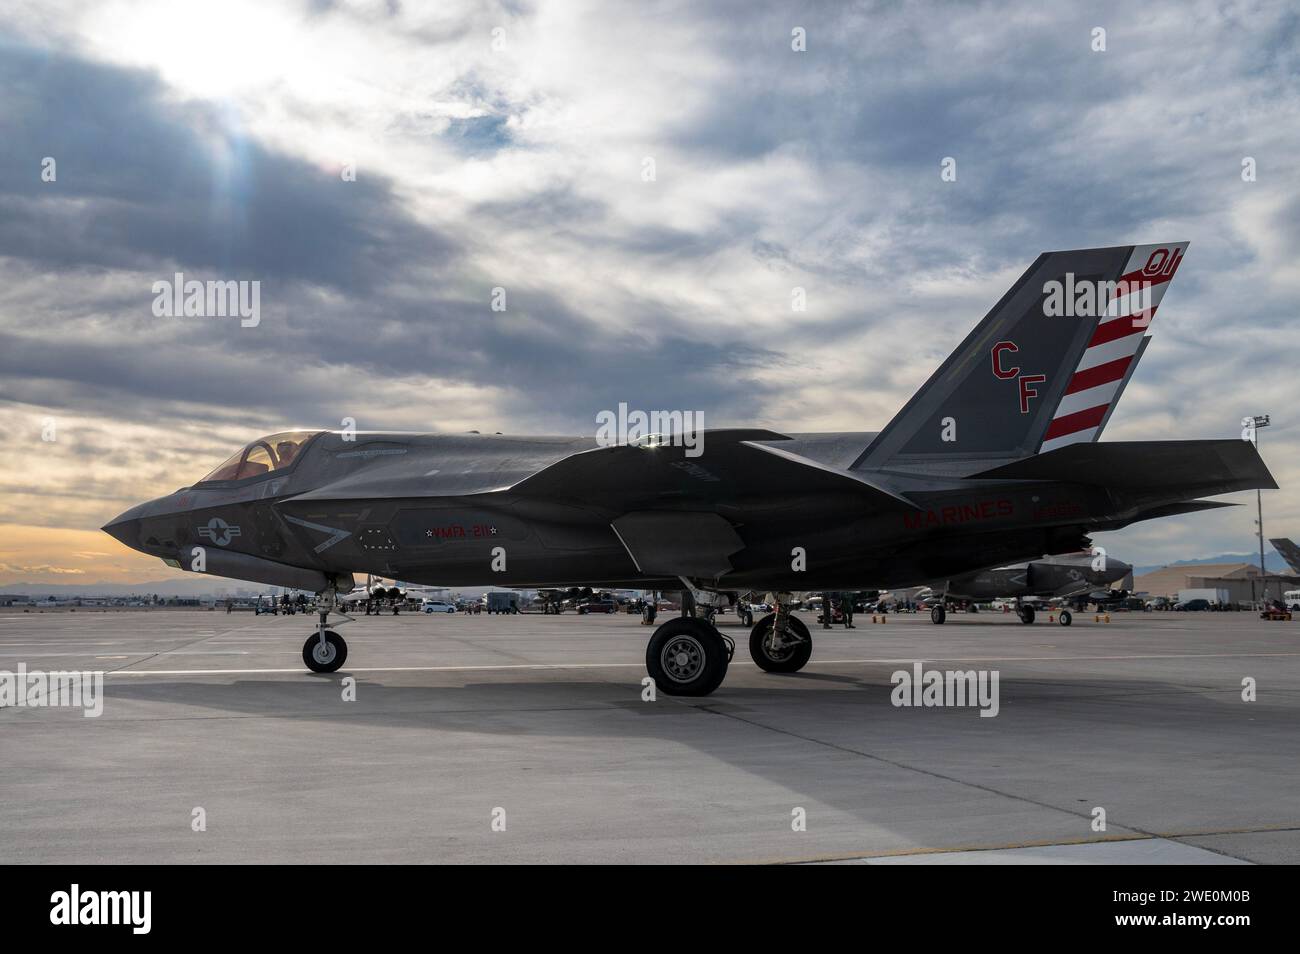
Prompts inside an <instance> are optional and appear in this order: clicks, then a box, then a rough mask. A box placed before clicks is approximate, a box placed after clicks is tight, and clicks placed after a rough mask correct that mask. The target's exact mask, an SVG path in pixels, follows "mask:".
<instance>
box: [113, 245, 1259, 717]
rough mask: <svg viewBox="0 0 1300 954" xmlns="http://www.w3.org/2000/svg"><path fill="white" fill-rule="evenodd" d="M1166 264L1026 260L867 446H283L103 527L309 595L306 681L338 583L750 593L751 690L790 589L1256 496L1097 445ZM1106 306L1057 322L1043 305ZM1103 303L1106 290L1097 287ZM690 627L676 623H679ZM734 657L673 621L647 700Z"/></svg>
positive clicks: (1144, 335)
mask: <svg viewBox="0 0 1300 954" xmlns="http://www.w3.org/2000/svg"><path fill="white" fill-rule="evenodd" d="M1185 250H1186V244H1185V243H1165V244H1162V245H1145V246H1136V247H1134V246H1127V247H1121V248H1101V249H1086V250H1081V251H1069V252H1051V253H1045V254H1043V255H1041V256H1039V258H1038V259H1037V260H1036V261H1035V262H1034V264H1033V265H1032V266H1030V268H1029V270H1028V271H1026V272H1025V274H1024V275H1023V276H1022V277H1021V278H1020V280H1019V281H1017V282H1016V283H1015V285H1013V286H1012V288H1011V289H1010V290H1009V291H1008V292H1007V293H1006V294H1005V295H1004V296H1003V297H1002V299H1001V300H1000V301H999V302H998V303H997V304H996V305H994V307H993V309H992V310H991V311H990V312H989V313H988V315H986V316H985V318H984V319H983V320H982V321H981V322H980V323H979V324H978V325H977V326H976V328H975V329H974V331H972V332H971V333H970V334H969V335H968V336H967V337H966V339H965V340H964V341H963V342H962V343H961V344H960V345H959V346H958V347H957V349H956V350H955V351H954V352H953V353H952V355H951V356H950V357H949V358H948V359H947V360H946V361H945V362H944V363H943V365H942V366H941V367H940V368H939V370H938V371H936V372H935V374H934V375H933V376H932V377H931V378H930V380H929V381H927V382H926V383H925V385H924V386H922V387H921V389H920V390H919V391H918V392H917V393H916V394H915V395H914V396H913V397H912V399H911V400H910V401H908V402H907V404H906V405H905V406H904V407H903V409H902V410H901V411H900V412H899V413H898V414H897V415H896V416H895V417H894V419H893V420H892V421H890V422H889V424H888V425H886V427H885V428H884V430H882V431H880V432H879V433H833V434H800V433H792V434H778V433H775V432H773V431H769V430H756V429H748V430H747V429H730V430H712V431H707V432H704V433H703V434H701V435H695V436H696V438H697V440H698V441H699V443H698V444H697V445H696V446H697V447H698V448H699V449H702V451H703V453H702V454H700V455H698V456H696V455H694V453H693V451H692V448H691V447H690V446H689V444H695V443H696V442H695V441H691V442H685V441H683V442H680V443H685V444H688V446H675V441H674V440H673V439H672V438H671V437H669V436H663V437H661V438H660V439H649V440H642V441H637V442H634V443H628V444H621V445H617V446H598V445H597V442H596V440H595V439H594V438H586V437H507V436H499V435H474V434H470V435H437V434H400V433H391V434H390V433H372V434H346V433H345V434H340V433H331V432H308V431H295V432H290V433H285V434H276V435H273V436H271V437H266V438H262V439H260V440H257V441H254V442H253V443H251V444H249V445H248V446H247V447H245V448H244V449H243V450H241V451H239V452H238V453H236V454H235V455H233V456H232V457H231V458H230V459H229V460H228V461H226V462H225V463H224V464H222V465H221V466H220V467H218V468H217V469H216V470H215V471H213V472H212V473H211V474H209V475H208V476H207V477H205V478H204V479H202V480H200V481H199V482H198V483H196V484H195V485H194V486H192V487H187V488H185V489H183V490H180V491H177V492H176V493H174V494H172V495H170V496H168V497H163V498H161V499H158V500H154V501H151V502H149V503H145V504H142V505H140V506H138V507H136V508H134V509H132V510H129V511H127V512H126V513H124V514H122V515H121V516H119V517H118V518H116V519H115V520H113V521H112V522H111V523H109V524H108V525H107V526H106V527H105V528H104V529H105V530H106V531H107V532H109V533H110V534H112V535H113V536H115V537H116V538H117V539H119V540H121V541H122V542H123V543H126V544H127V545H129V546H131V547H134V548H136V549H138V550H141V551H143V552H145V553H151V554H155V555H157V556H159V557H162V558H163V559H164V560H167V561H168V562H170V563H172V564H173V565H179V566H181V567H184V568H187V569H191V570H202V571H204V572H207V573H214V574H217V575H220V576H229V577H234V578H237V579H243V580H253V581H258V582H262V583H270V584H276V585H281V586H289V587H295V588H299V589H312V590H315V591H316V592H318V593H320V594H321V602H320V608H321V609H322V612H321V614H320V615H321V622H320V626H319V629H318V631H317V633H316V634H315V635H313V636H311V637H310V638H309V639H308V640H307V642H306V644H305V645H304V647H303V658H304V661H305V662H306V664H307V665H308V666H309V667H310V668H311V669H313V670H315V671H318V672H330V671H334V670H336V669H338V668H339V667H340V666H341V665H342V664H343V661H344V658H345V657H346V652H347V647H346V645H345V643H344V641H343V640H342V639H341V638H340V637H339V636H338V634H337V633H334V632H332V631H330V630H328V629H326V618H327V614H328V612H329V610H330V609H331V608H332V606H333V601H334V599H335V596H336V594H337V593H339V592H343V593H346V592H348V591H349V590H350V589H351V588H352V585H353V580H352V573H353V572H364V573H373V574H375V575H377V576H385V577H390V578H397V579H402V580H407V581H411V582H413V583H428V584H437V585H443V586H456V585H466V584H470V583H475V582H481V581H482V580H484V579H485V578H486V579H492V580H494V581H497V582H499V583H500V584H501V585H509V586H526V587H530V588H537V587H547V586H568V585H572V584H576V583H582V584H586V585H590V586H593V587H599V588H603V589H612V588H643V589H655V590H664V589H682V590H684V591H689V590H690V589H692V588H693V589H696V590H702V591H705V592H744V591H748V590H754V591H759V592H763V591H771V592H774V593H776V594H777V595H778V598H777V609H776V611H775V612H774V613H772V614H770V615H768V616H766V617H764V618H763V619H760V620H759V621H758V622H757V623H756V624H755V625H754V627H753V630H752V631H751V633H750V647H749V648H750V653H751V655H752V656H753V658H754V660H755V661H756V662H757V664H758V665H759V666H761V667H762V668H763V669H765V670H768V671H770V672H794V671H797V670H798V669H800V668H801V667H802V666H803V665H804V664H805V663H806V662H807V661H808V658H809V656H810V655H811V653H812V640H811V637H810V635H809V633H808V631H807V628H806V627H805V626H804V624H803V623H802V622H800V621H799V620H798V619H797V618H796V617H793V616H791V615H790V612H789V598H788V596H783V595H782V594H787V593H788V592H790V591H796V590H805V591H809V590H811V591H819V592H820V591H851V590H859V589H863V588H865V587H867V586H878V587H890V586H903V585H909V584H920V583H923V582H925V581H927V580H934V579H948V578H952V577H954V576H958V575H961V574H966V573H970V572H972V571H974V570H977V569H979V568H981V567H987V566H990V565H998V564H1002V563H1012V562H1015V561H1018V560H1027V559H1034V558H1036V557H1039V556H1041V555H1042V554H1044V553H1048V554H1051V553H1066V552H1073V551H1077V550H1080V549H1086V548H1087V547H1088V545H1089V541H1088V540H1087V537H1086V534H1087V533H1089V532H1091V531H1097V530H1113V529H1118V528H1120V527H1123V526H1126V525H1128V524H1130V523H1133V522H1134V521H1137V520H1148V519H1151V518H1153V517H1163V516H1168V515H1170V514H1179V513H1187V512H1190V511H1197V510H1204V509H1207V508H1211V507H1218V506H1226V504H1221V503H1214V502H1208V501H1205V500H1202V499H1200V498H1203V497H1206V496H1212V495H1216V494H1224V493H1229V492H1232V491H1239V490H1248V489H1254V488H1256V487H1268V488H1271V487H1275V486H1276V484H1274V482H1273V479H1272V477H1271V476H1270V475H1269V473H1268V470H1267V469H1266V468H1265V466H1264V464H1263V462H1262V461H1261V459H1260V457H1259V455H1258V453H1257V451H1256V450H1255V447H1254V446H1253V445H1252V444H1250V443H1248V442H1246V441H1241V440H1236V439H1232V440H1210V441H1136V442H1123V443H1105V444H1100V443H1095V441H1096V439H1097V437H1098V435H1100V433H1101V431H1102V428H1103V427H1104V426H1105V424H1106V421H1107V420H1108V418H1109V417H1110V414H1111V412H1112V411H1113V410H1114V407H1115V403H1116V401H1117V400H1118V399H1119V396H1120V394H1121V393H1122V391H1123V389H1124V386H1125V384H1126V383H1127V381H1128V379H1129V376H1130V375H1131V374H1132V373H1133V369H1134V368H1135V367H1136V366H1137V363H1138V360H1139V359H1140V358H1141V356H1142V354H1143V352H1144V350H1145V348H1146V346H1147V343H1148V341H1149V340H1150V338H1149V325H1150V319H1151V316H1152V314H1153V313H1154V311H1155V308H1156V306H1157V305H1158V304H1159V302H1160V299H1161V298H1162V296H1163V295H1164V292H1165V289H1166V288H1167V287H1168V285H1169V280H1170V279H1171V278H1172V277H1173V275H1174V272H1175V270H1176V269H1177V267H1178V264H1179V262H1180V261H1181V260H1182V257H1183V254H1184V252H1185ZM1089 282H1091V283H1094V284H1096V285H1097V287H1098V288H1104V289H1105V290H1104V292H1102V293H1101V294H1100V298H1099V299H1096V300H1095V301H1093V302H1092V303H1091V304H1090V302H1089V301H1088V300H1087V299H1086V296H1082V297H1080V298H1079V299H1078V301H1077V302H1076V301H1074V300H1073V299H1071V304H1078V305H1079V306H1080V307H1079V308H1077V309H1075V310H1076V311H1082V312H1083V314H1074V315H1072V316H1069V317H1066V316H1059V315H1057V314H1056V312H1057V311H1059V309H1058V308H1055V307H1048V306H1049V305H1051V304H1052V303H1053V297H1054V296H1055V298H1056V299H1057V300H1056V301H1055V304H1056V305H1059V304H1060V301H1059V298H1060V296H1059V295H1056V294H1055V293H1054V292H1051V291H1050V289H1053V288H1055V289H1060V288H1062V287H1065V288H1069V289H1071V291H1073V289H1075V288H1080V287H1082V288H1085V289H1086V288H1087V287H1089V286H1088V284H1087V283H1089ZM1117 282H1123V283H1124V284H1122V285H1115V284H1112V285H1109V286H1107V285H1105V284H1104V283H1117ZM684 605H686V606H687V608H688V612H689V605H690V604H689V603H686V602H685V601H684ZM733 649H734V645H733V644H732V642H731V640H729V639H727V638H726V637H725V636H723V635H722V634H721V633H720V632H719V631H718V630H717V629H716V628H715V627H714V626H713V625H712V624H711V623H710V622H709V621H708V620H707V619H703V618H700V617H697V616H695V615H693V614H692V615H687V616H683V617H681V618H676V619H671V620H669V621H668V622H666V623H664V624H663V625H661V626H660V627H659V628H658V629H657V630H656V631H655V632H654V635H653V636H652V637H651V639H650V642H649V646H648V647H647V651H646V665H647V668H648V669H649V672H650V674H651V676H653V677H654V679H655V681H656V683H657V685H658V686H659V688H661V689H662V690H663V691H665V692H668V693H673V694H684V695H703V694H706V693H709V692H712V691H713V690H714V689H715V688H717V686H718V685H719V684H720V683H721V682H722V679H723V677H724V676H725V675H726V671H727V665H728V663H729V662H730V659H731V656H732V651H733Z"/></svg>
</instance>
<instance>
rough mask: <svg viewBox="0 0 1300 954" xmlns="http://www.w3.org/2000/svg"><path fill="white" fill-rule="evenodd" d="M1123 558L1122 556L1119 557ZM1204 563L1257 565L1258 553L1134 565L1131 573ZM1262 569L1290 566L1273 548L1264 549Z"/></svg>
mask: <svg viewBox="0 0 1300 954" xmlns="http://www.w3.org/2000/svg"><path fill="white" fill-rule="evenodd" d="M1120 559H1123V557H1120ZM1206 563H1249V564H1251V565H1252V566H1259V554H1258V553H1220V554H1219V555H1218V556H1210V557H1201V558H1199V559H1196V560H1175V561H1174V562H1173V563H1156V564H1153V565H1151V566H1135V567H1133V573H1134V575H1135V576H1141V575H1142V574H1143V573H1150V572H1151V571H1152V570H1159V569H1160V568H1161V567H1165V566H1202V565H1204V564H1206ZM1264 569H1265V570H1267V571H1268V572H1269V573H1288V574H1289V573H1290V572H1291V568H1290V567H1288V566H1287V565H1286V560H1284V559H1282V554H1280V553H1278V552H1277V551H1276V550H1274V549H1271V548H1270V549H1268V550H1265V551H1264Z"/></svg>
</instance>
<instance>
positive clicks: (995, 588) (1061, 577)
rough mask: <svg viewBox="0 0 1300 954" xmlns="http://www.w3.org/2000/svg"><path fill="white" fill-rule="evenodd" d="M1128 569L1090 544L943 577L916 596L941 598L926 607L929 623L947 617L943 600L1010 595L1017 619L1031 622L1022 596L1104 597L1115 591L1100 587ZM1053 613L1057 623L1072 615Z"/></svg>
mask: <svg viewBox="0 0 1300 954" xmlns="http://www.w3.org/2000/svg"><path fill="white" fill-rule="evenodd" d="M1132 572H1133V567H1131V566H1129V565H1128V564H1127V563H1125V562H1124V561H1123V560H1116V559H1114V558H1113V557H1109V556H1107V555H1106V552H1105V550H1102V549H1100V548H1094V549H1093V550H1091V551H1087V552H1084V553H1066V554H1063V555H1060V556H1046V557H1043V558H1042V559H1039V560H1028V561H1025V562H1023V563H1015V564H1012V565H1011V566H999V567H992V568H990V569H987V570H979V571H977V572H975V573H967V574H965V575H963V576H955V577H952V578H951V579H949V580H945V581H944V583H943V584H942V585H935V586H931V587H930V588H929V592H928V593H927V592H922V593H920V594H918V598H920V599H929V598H931V597H933V596H940V597H942V598H941V600H940V601H939V602H938V603H937V604H936V605H935V606H933V607H932V608H931V609H930V620H931V622H934V623H942V622H943V621H944V618H945V617H946V616H947V609H946V608H945V606H944V602H945V601H946V600H947V599H962V600H996V599H1001V598H1005V597H1012V598H1014V599H1015V601H1016V616H1017V618H1018V619H1019V620H1020V622H1022V623H1032V622H1033V621H1034V606H1033V604H1032V603H1026V602H1023V600H1022V598H1023V597H1043V598H1047V599H1058V598H1066V597H1080V596H1090V597H1093V598H1095V599H1097V600H1101V601H1105V600H1107V599H1110V598H1112V597H1113V596H1114V593H1115V591H1112V590H1104V589H1103V588H1104V587H1107V586H1109V585H1110V584H1111V583H1114V582H1116V581H1117V580H1122V579H1124V577H1126V576H1128V575H1129V574H1130V573H1132ZM1126 595H1127V594H1126ZM1057 618H1058V620H1059V621H1060V624H1061V625H1062V626H1069V625H1070V623H1071V622H1073V620H1074V616H1073V614H1071V613H1070V611H1069V610H1068V609H1064V608H1063V609H1062V610H1061V612H1060V613H1059V614H1057Z"/></svg>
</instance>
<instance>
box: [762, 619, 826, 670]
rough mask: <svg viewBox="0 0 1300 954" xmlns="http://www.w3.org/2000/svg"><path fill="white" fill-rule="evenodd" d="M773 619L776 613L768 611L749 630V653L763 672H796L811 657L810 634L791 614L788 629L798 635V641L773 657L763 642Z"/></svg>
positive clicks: (770, 629) (806, 663)
mask: <svg viewBox="0 0 1300 954" xmlns="http://www.w3.org/2000/svg"><path fill="white" fill-rule="evenodd" d="M775 620H776V614H775V613H768V614H767V615H766V616H764V617H763V618H762V619H760V620H759V621H758V623H757V624H755V626H754V628H753V629H751V630H750V631H749V655H750V656H751V657H752V658H753V660H754V663H755V665H757V666H758V668H759V669H761V670H763V671H764V672H798V671H799V670H800V669H802V668H803V667H804V666H806V665H808V660H809V659H811V658H812V636H811V634H809V632H808V627H807V626H805V625H804V623H803V620H801V619H798V618H796V617H794V616H791V617H790V618H789V620H790V629H791V630H792V631H793V632H794V635H796V636H798V637H799V639H800V642H799V643H797V644H796V645H794V646H788V647H786V649H785V651H784V652H783V653H782V654H781V656H780V657H773V656H772V655H771V654H770V652H769V650H768V649H767V647H766V646H765V645H764V643H765V642H766V639H767V636H768V634H769V633H770V632H771V631H772V626H773V624H774V622H775Z"/></svg>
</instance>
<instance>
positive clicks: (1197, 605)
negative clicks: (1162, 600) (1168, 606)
mask: <svg viewBox="0 0 1300 954" xmlns="http://www.w3.org/2000/svg"><path fill="white" fill-rule="evenodd" d="M1209 608H1210V601H1209V600H1202V599H1195V600H1185V601H1184V602H1182V603H1175V604H1174V609H1176V610H1178V611H1179V612H1180V613H1183V612H1189V613H1190V612H1196V611H1198V610H1208V609H1209Z"/></svg>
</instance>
